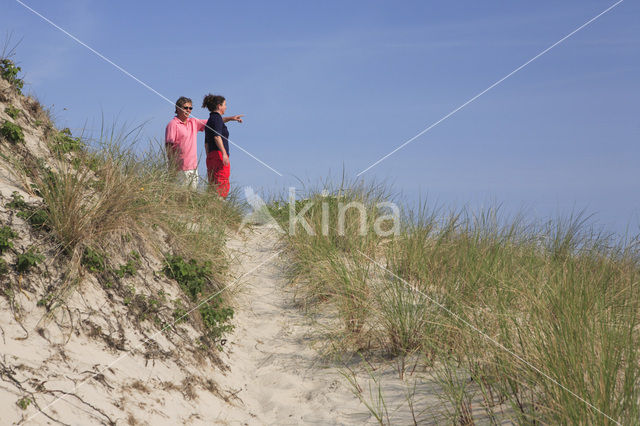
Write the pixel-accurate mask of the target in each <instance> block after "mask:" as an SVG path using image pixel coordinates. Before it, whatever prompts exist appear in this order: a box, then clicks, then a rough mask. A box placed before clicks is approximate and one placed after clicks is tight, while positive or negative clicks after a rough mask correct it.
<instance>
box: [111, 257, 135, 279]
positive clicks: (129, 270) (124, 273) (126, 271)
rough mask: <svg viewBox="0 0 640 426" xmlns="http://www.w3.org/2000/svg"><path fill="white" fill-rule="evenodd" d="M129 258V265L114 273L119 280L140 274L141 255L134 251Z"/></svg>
mask: <svg viewBox="0 0 640 426" xmlns="http://www.w3.org/2000/svg"><path fill="white" fill-rule="evenodd" d="M129 256H130V257H131V258H130V259H129V260H127V263H125V264H124V265H120V267H119V268H118V269H116V270H115V271H114V272H115V274H116V276H117V277H118V278H124V277H132V276H134V275H135V274H137V273H138V268H139V267H140V254H139V253H138V252H137V251H132V252H131V253H130V254H129Z"/></svg>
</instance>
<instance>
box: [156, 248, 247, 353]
mask: <svg viewBox="0 0 640 426" xmlns="http://www.w3.org/2000/svg"><path fill="white" fill-rule="evenodd" d="M164 272H165V274H166V275H167V276H168V277H170V278H173V279H175V280H176V281H177V282H178V284H180V287H181V288H182V289H183V290H184V292H185V293H186V294H188V295H189V297H190V299H191V301H192V302H194V303H199V304H201V306H200V307H199V309H198V312H199V313H200V317H201V319H202V323H203V325H204V327H205V330H206V333H205V335H206V336H207V337H208V338H209V339H211V340H213V341H218V340H219V339H221V338H222V336H223V335H224V334H226V333H228V332H231V331H232V330H233V325H232V324H230V323H229V321H231V319H233V314H234V312H233V309H232V308H230V307H225V306H224V301H223V299H222V297H221V296H220V294H219V293H220V291H216V286H215V285H213V282H212V277H213V274H212V271H211V262H209V261H205V262H202V263H198V262H197V261H195V260H194V259H191V260H189V261H185V260H184V259H183V258H182V257H180V256H170V255H169V256H167V257H166V259H165V267H164ZM209 293H212V295H209ZM203 297H204V298H205V300H204V301H202V302H199V299H200V298H203ZM186 314H187V311H186V310H185V309H184V308H183V307H182V304H181V303H179V302H178V305H177V307H176V308H175V310H174V312H173V317H174V319H176V320H183V319H185V315H186Z"/></svg>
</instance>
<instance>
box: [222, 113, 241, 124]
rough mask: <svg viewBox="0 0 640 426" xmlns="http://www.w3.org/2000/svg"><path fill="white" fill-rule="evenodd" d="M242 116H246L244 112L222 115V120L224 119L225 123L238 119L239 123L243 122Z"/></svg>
mask: <svg viewBox="0 0 640 426" xmlns="http://www.w3.org/2000/svg"><path fill="white" fill-rule="evenodd" d="M242 117H244V114H241V115H231V116H229V117H222V121H224V122H225V123H227V122H229V121H237V122H238V123H242Z"/></svg>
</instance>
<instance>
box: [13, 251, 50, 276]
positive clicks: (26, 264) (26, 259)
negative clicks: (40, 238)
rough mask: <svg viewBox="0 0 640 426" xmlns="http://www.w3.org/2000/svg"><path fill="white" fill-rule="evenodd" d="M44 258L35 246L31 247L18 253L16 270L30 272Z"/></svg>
mask: <svg viewBox="0 0 640 426" xmlns="http://www.w3.org/2000/svg"><path fill="white" fill-rule="evenodd" d="M43 260H44V256H43V255H41V254H40V253H37V252H36V251H35V249H34V248H33V247H30V248H29V249H28V250H27V251H25V252H24V253H21V254H18V257H17V260H16V271H18V272H20V273H22V272H29V270H31V268H33V267H34V266H36V265H38V264H39V263H41V262H42V261H43Z"/></svg>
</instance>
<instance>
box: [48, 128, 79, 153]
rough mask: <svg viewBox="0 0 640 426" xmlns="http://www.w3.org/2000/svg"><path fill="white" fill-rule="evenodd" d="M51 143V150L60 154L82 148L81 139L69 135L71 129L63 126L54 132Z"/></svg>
mask: <svg viewBox="0 0 640 426" xmlns="http://www.w3.org/2000/svg"><path fill="white" fill-rule="evenodd" d="M51 145H52V148H53V150H54V151H56V152H58V153H60V154H66V153H69V152H74V151H80V150H81V149H82V148H84V143H83V142H82V139H80V138H78V137H73V136H72V135H71V130H69V129H68V128H64V129H62V130H60V131H59V132H56V133H54V135H53V138H52V143H51Z"/></svg>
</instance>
